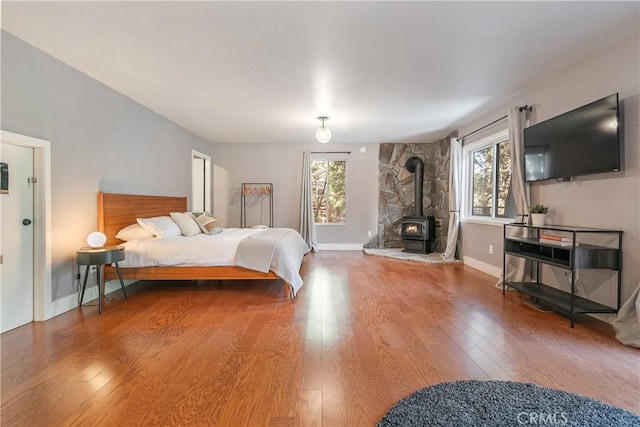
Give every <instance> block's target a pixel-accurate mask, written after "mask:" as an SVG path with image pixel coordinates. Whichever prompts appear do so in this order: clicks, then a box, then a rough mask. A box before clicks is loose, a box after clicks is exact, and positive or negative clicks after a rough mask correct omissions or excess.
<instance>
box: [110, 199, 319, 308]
mask: <svg viewBox="0 0 640 427" xmlns="http://www.w3.org/2000/svg"><path fill="white" fill-rule="evenodd" d="M186 210H187V198H186V197H169V196H149V195H133V194H113V193H104V192H99V193H98V229H99V230H100V231H101V232H103V233H104V234H105V235H106V236H107V242H106V245H120V244H125V245H129V244H130V243H131V242H127V243H124V242H123V241H122V240H119V239H117V238H116V234H117V233H118V231H120V230H121V229H123V228H124V227H126V226H128V225H131V224H135V223H136V220H137V218H152V217H158V216H166V215H169V213H170V212H185V211H186ZM272 230H273V231H275V230H277V229H272ZM289 231H290V232H291V233H289V235H290V237H288V238H287V239H279V240H278V242H277V243H275V245H276V249H275V252H276V253H277V252H278V251H281V252H282V251H293V250H295V251H298V252H299V248H298V249H291V248H287V247H284V245H289V244H290V243H288V242H289V241H290V240H291V239H302V238H301V237H300V236H299V234H298V233H297V232H296V231H295V230H289ZM294 234H295V235H296V236H294ZM208 237H215V236H208ZM186 239H190V237H189V238H186ZM296 241H297V240H296ZM302 242H304V241H303V240H302ZM293 244H297V245H299V242H298V243H293ZM304 245H305V247H306V244H304ZM307 252H308V248H307V251H306V252H305V253H307ZM126 253H127V249H126V246H125V255H126ZM275 256H277V255H274V257H275ZM302 256H304V254H302ZM302 256H299V257H293V258H295V259H291V260H287V262H288V263H289V268H288V270H289V272H288V273H287V274H277V273H276V272H274V271H273V270H268V271H256V270H253V269H249V268H245V267H240V266H237V265H222V266H213V265H162V266H145V267H128V266H126V263H124V264H125V266H123V264H120V265H121V267H120V271H121V273H122V277H123V279H134V280H265V279H267V280H274V279H276V280H277V279H279V280H282V281H283V282H284V290H285V295H286V296H289V297H291V298H294V297H295V295H296V293H297V291H298V290H299V289H300V287H301V286H302V279H301V278H300V276H299V270H300V267H301V265H302ZM274 263H276V259H275V258H274ZM291 263H293V264H294V265H295V268H293V269H292V268H291V267H292V266H291ZM276 267H278V265H277V263H276ZM265 270H266V269H265ZM292 270H295V274H293V273H294V272H293V271H292ZM276 271H278V272H281V269H278V268H276ZM283 276H284V277H286V278H289V280H287V279H286V278H283ZM104 278H105V280H114V279H117V278H118V273H117V270H116V269H115V267H113V266H105V268H104Z"/></svg>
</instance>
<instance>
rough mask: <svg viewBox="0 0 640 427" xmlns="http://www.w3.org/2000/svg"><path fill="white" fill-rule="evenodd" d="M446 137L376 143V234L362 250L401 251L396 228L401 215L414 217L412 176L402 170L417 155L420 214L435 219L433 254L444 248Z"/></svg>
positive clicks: (446, 225) (446, 219)
mask: <svg viewBox="0 0 640 427" xmlns="http://www.w3.org/2000/svg"><path fill="white" fill-rule="evenodd" d="M455 136H456V135H455V134H452V135H448V136H447V137H445V138H442V139H439V140H437V141H434V142H431V143H410V144H402V143H384V144H380V154H379V164H378V170H379V175H378V185H379V187H378V188H379V190H378V235H377V236H376V237H374V238H373V239H372V240H370V241H369V242H368V243H367V244H366V245H365V247H366V248H401V247H403V243H402V238H401V237H400V225H401V221H402V217H403V216H413V215H415V200H414V199H415V190H414V185H415V175H414V174H412V173H411V172H409V171H408V170H407V169H406V168H405V167H404V165H405V163H406V161H407V159H409V158H410V157H411V156H417V157H419V158H420V159H422V161H423V162H424V182H423V199H422V203H423V209H424V212H423V215H424V216H429V215H433V216H434V217H435V219H436V238H435V244H433V241H432V245H433V246H432V247H433V251H434V252H443V251H444V249H445V248H446V246H447V233H448V229H449V150H450V146H451V143H450V138H451V137H455Z"/></svg>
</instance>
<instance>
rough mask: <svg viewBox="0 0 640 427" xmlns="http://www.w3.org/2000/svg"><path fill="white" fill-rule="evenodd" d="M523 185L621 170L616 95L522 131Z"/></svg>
mask: <svg viewBox="0 0 640 427" xmlns="http://www.w3.org/2000/svg"><path fill="white" fill-rule="evenodd" d="M524 170H525V173H524V174H525V180H526V181H539V180H543V179H553V178H556V179H557V178H570V177H574V176H580V175H588V174H593V173H600V172H613V171H619V170H620V133H619V130H618V94H617V93H615V94H613V95H610V96H607V97H606V98H602V99H599V100H597V101H594V102H592V103H590V104H587V105H585V106H583V107H580V108H576V109H575V110H572V111H569V112H567V113H564V114H562V115H560V116H557V117H553V118H551V119H548V120H545V121H543V122H540V123H538V124H535V125H533V126H530V127H528V128H525V129H524Z"/></svg>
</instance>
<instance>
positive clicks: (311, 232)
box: [300, 150, 318, 252]
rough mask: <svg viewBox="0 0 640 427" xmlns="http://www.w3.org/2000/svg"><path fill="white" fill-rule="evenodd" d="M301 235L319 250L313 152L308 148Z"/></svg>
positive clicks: (304, 162) (303, 169)
mask: <svg viewBox="0 0 640 427" xmlns="http://www.w3.org/2000/svg"><path fill="white" fill-rule="evenodd" d="M300 235H301V236H302V238H303V239H304V241H305V242H307V246H309V249H311V250H312V251H313V252H317V250H318V240H317V239H316V223H315V220H314V217H313V183H312V181H311V153H310V152H309V150H306V151H305V152H304V155H303V160H302V197H300Z"/></svg>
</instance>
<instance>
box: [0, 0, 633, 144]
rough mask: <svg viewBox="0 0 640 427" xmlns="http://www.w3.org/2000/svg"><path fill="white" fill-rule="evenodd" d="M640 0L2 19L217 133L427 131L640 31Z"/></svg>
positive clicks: (263, 138)
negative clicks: (322, 128) (322, 124)
mask: <svg viewBox="0 0 640 427" xmlns="http://www.w3.org/2000/svg"><path fill="white" fill-rule="evenodd" d="M638 5H639V2H638V1H630V2H611V1H604V2H592V1H586V2H582V1H570V2H398V1H396V2H264V1H263V2H208V1H200V2H186V1H160V2H154V1H143V2H98V1H90V2H74V1H65V2H9V1H2V28H3V29H5V30H7V31H8V32H10V33H12V34H14V35H15V36H17V37H19V38H20V39H22V40H24V41H26V42H27V43H29V44H31V45H33V46H35V47H37V48H39V49H41V50H43V51H45V52H47V53H48V54H50V55H52V56H54V57H56V58H58V59H60V60H61V61H63V62H65V63H67V64H69V65H71V66H72V67H74V68H76V69H78V70H80V71H82V72H84V73H86V74H88V75H89V76H91V77H93V78H95V79H96V80H98V81H100V82H102V83H104V84H105V85H107V86H109V87H111V88H113V89H115V90H116V91H118V92H121V93H123V94H125V95H126V96H128V97H130V98H132V99H134V100H135V101H137V102H139V103H140V104H143V105H145V106H146V107H148V108H149V109H151V110H153V111H155V112H157V113H158V114H161V115H162V116H164V117H167V118H168V119H170V120H172V121H174V122H176V123H178V124H180V125H182V126H183V127H185V128H186V129H188V130H190V131H192V132H194V133H196V134H198V135H200V136H202V137H203V138H205V139H207V140H209V141H211V142H229V143H242V142H264V143H309V142H313V141H314V132H315V128H316V127H318V125H319V121H318V120H317V119H316V117H318V116H320V115H328V116H330V117H331V119H330V120H329V121H328V122H327V125H328V126H329V127H330V128H331V129H332V131H333V139H332V142H335V143H377V142H402V141H425V140H429V139H431V138H436V137H440V136H443V135H444V134H446V133H447V132H448V131H450V130H453V129H457V128H458V127H459V126H460V125H464V124H465V123H469V122H470V121H471V120H472V119H474V118H477V117H478V116H479V115H480V114H481V112H482V111H487V110H488V109H490V108H492V107H495V106H498V105H502V104H504V103H505V102H507V101H508V100H509V99H510V98H513V97H514V96H515V95H516V94H517V92H518V91H519V90H521V89H522V88H524V87H525V86H526V85H527V83H528V82H530V81H532V80H537V79H540V78H543V77H545V76H548V75H551V74H553V73H555V72H558V71H560V70H562V69H564V68H566V67H568V66H570V65H572V64H574V63H576V62H577V61H579V60H581V59H583V58H585V57H587V56H589V55H592V54H594V53H596V52H598V51H601V50H602V49H604V48H606V47H607V46H609V45H611V44H613V43H615V42H617V41H619V40H621V39H623V38H624V37H627V36H629V35H631V34H633V33H634V32H637V31H638V26H639V24H638V21H639V20H638V14H639V6H638Z"/></svg>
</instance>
